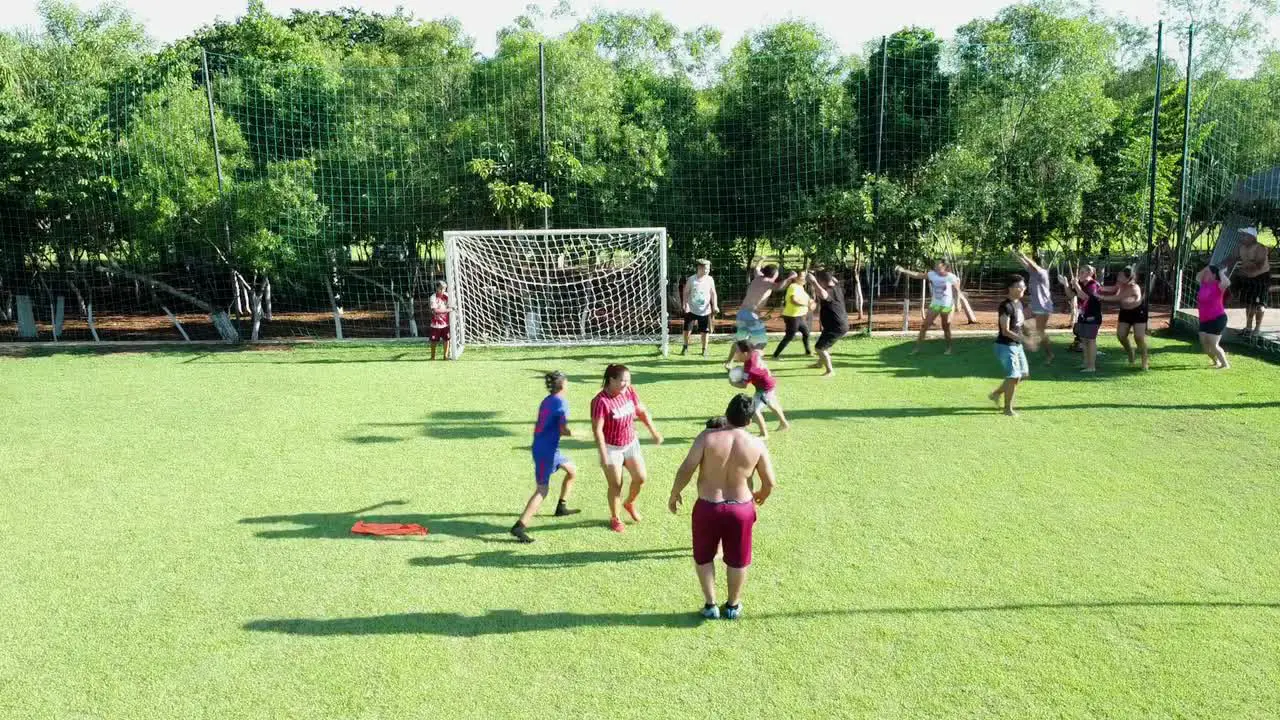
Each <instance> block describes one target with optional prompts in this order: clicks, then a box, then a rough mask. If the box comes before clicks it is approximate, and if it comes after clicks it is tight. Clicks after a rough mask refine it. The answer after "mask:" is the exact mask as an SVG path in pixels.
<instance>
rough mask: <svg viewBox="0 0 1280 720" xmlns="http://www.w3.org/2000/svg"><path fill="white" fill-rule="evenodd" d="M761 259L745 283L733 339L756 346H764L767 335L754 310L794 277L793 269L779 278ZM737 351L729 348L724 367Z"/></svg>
mask: <svg viewBox="0 0 1280 720" xmlns="http://www.w3.org/2000/svg"><path fill="white" fill-rule="evenodd" d="M763 262H764V261H763V260H761V261H760V262H759V263H756V269H755V270H754V271H752V274H751V283H750V284H749V285H747V294H746V295H745V296H744V297H743V298H742V307H741V308H739V310H738V316H737V317H736V318H734V319H735V321H736V323H737V333H736V334H735V336H734V340H749V341H751V344H752V345H755V346H756V347H758V348H762V349H763V348H764V346H765V344H766V343H767V342H768V340H769V336H768V335H767V334H766V333H765V329H764V321H763V320H761V319H760V315H759V313H757V312H756V311H757V310H758V309H759V307H760V306H761V305H764V303H765V301H766V300H768V299H769V296H770V295H772V294H773V291H774V290H781V289H782V288H784V287H786V286H787V283H789V282H791V279H792V278H794V277H796V273H795V272H794V271H793V272H792V273H791V274H790V275H788V276H786V277H785V278H783V279H781V280H779V279H778V268H777V267H775V266H773V265H764V266H763V267H761V263H763ZM737 352H738V350H737V348H735V347H730V348H729V359H728V360H725V361H724V369H725V370H728V369H729V368H730V367H732V365H733V356H734V355H735V354H736V353H737Z"/></svg>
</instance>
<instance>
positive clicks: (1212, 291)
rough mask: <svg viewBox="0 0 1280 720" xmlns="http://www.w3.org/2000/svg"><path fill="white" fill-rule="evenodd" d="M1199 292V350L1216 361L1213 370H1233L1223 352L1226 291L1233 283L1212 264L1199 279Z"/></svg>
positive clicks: (1201, 273)
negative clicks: (1202, 349) (1200, 348)
mask: <svg viewBox="0 0 1280 720" xmlns="http://www.w3.org/2000/svg"><path fill="white" fill-rule="evenodd" d="M1196 280H1198V281H1199V282H1200V290H1199V291H1198V292H1196V309H1197V310H1198V311H1199V313H1200V347H1202V348H1204V354H1205V355H1208V356H1209V359H1210V360H1213V367H1214V368H1215V369H1218V370H1225V369H1227V368H1229V367H1231V363H1229V362H1227V353H1226V351H1225V350H1223V349H1222V333H1223V331H1225V330H1226V329H1227V307H1226V294H1227V288H1229V287H1231V280H1230V279H1229V278H1227V274H1226V273H1224V272H1222V270H1221V269H1219V268H1218V266H1217V265H1210V266H1209V267H1206V268H1205V269H1203V270H1201V271H1200V274H1199V275H1197V276H1196Z"/></svg>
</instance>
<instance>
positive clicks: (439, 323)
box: [431, 280, 453, 360]
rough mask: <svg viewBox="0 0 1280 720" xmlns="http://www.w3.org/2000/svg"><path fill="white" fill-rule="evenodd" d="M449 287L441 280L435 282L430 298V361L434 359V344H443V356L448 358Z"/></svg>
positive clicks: (450, 307) (450, 308)
mask: <svg viewBox="0 0 1280 720" xmlns="http://www.w3.org/2000/svg"><path fill="white" fill-rule="evenodd" d="M448 290H449V285H448V283H446V282H445V281H443V280H437V281H436V293H435V295H432V296H431V359H432V360H435V359H436V343H438V342H443V343H444V355H443V356H442V357H444V358H448V357H449V311H450V310H452V309H453V308H452V306H450V305H449V293H448Z"/></svg>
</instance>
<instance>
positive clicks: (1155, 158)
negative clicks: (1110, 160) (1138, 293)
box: [1146, 20, 1164, 298]
mask: <svg viewBox="0 0 1280 720" xmlns="http://www.w3.org/2000/svg"><path fill="white" fill-rule="evenodd" d="M1163 70H1164V21H1163V20H1161V21H1160V24H1159V25H1157V26H1156V97H1155V102H1154V107H1153V108H1152V111H1151V168H1150V170H1149V174H1148V177H1147V180H1148V182H1149V183H1150V186H1149V188H1148V191H1147V196H1148V197H1147V295H1146V297H1148V298H1149V297H1150V296H1151V289H1152V288H1153V287H1154V286H1155V268H1153V267H1152V266H1151V254H1152V250H1153V248H1154V247H1155V237H1156V173H1157V171H1158V169H1159V160H1160V147H1159V143H1160V93H1161V91H1162V87H1161V84H1162V80H1163V75H1164V73H1163V72H1162V71H1163Z"/></svg>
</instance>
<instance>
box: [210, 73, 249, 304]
mask: <svg viewBox="0 0 1280 720" xmlns="http://www.w3.org/2000/svg"><path fill="white" fill-rule="evenodd" d="M200 69H201V70H202V71H203V72H204V93H205V98H206V99H207V100H208V102H209V135H210V137H212V138H213V169H214V171H215V172H216V173H217V174H218V200H219V201H221V200H222V193H223V188H222V152H221V151H220V150H219V148H218V123H217V120H216V116H215V114H214V112H213V76H212V75H210V74H209V53H208V52H206V51H205V49H204V48H200ZM222 234H223V238H224V239H225V241H226V243H227V262H231V223H230V222H228V221H227V216H226V208H225V207H224V208H223V209H222ZM231 293H232V296H233V297H235V302H233V303H232V306H233V307H234V308H235V311H236V318H237V319H239V317H240V312H241V310H242V308H241V306H240V286H239V285H238V284H236V275H235V268H234V267H233V268H232V269H231Z"/></svg>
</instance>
